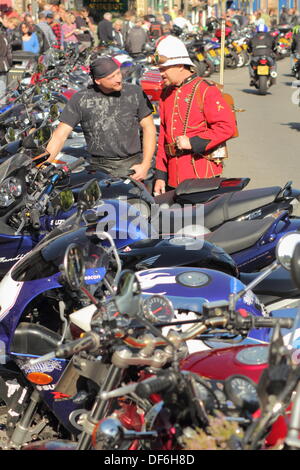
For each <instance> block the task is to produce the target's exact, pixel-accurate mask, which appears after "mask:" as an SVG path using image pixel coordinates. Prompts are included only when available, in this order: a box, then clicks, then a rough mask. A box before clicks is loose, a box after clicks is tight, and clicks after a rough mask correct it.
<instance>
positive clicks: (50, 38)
mask: <svg viewBox="0 0 300 470" xmlns="http://www.w3.org/2000/svg"><path fill="white" fill-rule="evenodd" d="M36 28H39V29H40V30H41V31H42V32H43V34H44V44H43V49H44V50H43V52H46V51H47V50H48V49H49V47H51V46H52V45H53V44H55V43H56V36H55V34H54V33H53V30H52V28H51V26H49V24H48V23H47V21H46V13H45V12H44V11H41V12H40V13H39V17H38V22H37V24H36Z"/></svg>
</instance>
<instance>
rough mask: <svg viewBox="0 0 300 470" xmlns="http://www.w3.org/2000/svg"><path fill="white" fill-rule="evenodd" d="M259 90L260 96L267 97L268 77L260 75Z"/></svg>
mask: <svg viewBox="0 0 300 470" xmlns="http://www.w3.org/2000/svg"><path fill="white" fill-rule="evenodd" d="M258 83H259V85H258V90H259V94H260V95H266V93H267V89H268V77H267V76H266V75H260V76H259V78H258Z"/></svg>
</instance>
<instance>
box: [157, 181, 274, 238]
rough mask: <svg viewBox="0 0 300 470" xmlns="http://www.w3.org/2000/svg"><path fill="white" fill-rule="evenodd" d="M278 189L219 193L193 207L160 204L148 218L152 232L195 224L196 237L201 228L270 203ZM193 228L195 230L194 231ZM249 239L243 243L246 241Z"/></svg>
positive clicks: (216, 224)
mask: <svg viewBox="0 0 300 470" xmlns="http://www.w3.org/2000/svg"><path fill="white" fill-rule="evenodd" d="M280 191H281V188H280V186H274V187H270V188H262V189H253V190H244V191H240V192H233V193H231V192H230V193H227V194H222V195H220V196H217V197H215V198H214V199H212V200H211V201H209V202H206V203H205V204H196V205H195V206H192V205H191V204H189V205H188V206H183V207H181V206H178V204H177V205H176V204H175V205H174V206H173V207H172V206H171V207H163V206H162V207H160V209H159V211H158V212H157V213H156V215H155V216H154V217H152V220H151V223H152V226H153V227H155V230H156V232H157V233H160V234H163V235H172V234H174V233H176V232H178V230H180V229H182V228H183V227H187V226H192V225H193V226H194V227H195V232H194V233H195V236H200V235H202V234H203V231H202V232H201V227H206V228H208V229H216V228H217V227H218V226H220V225H222V224H224V223H225V222H229V221H231V220H232V219H235V218H237V217H239V216H242V215H244V214H246V213H248V212H251V211H254V210H256V209H257V210H259V209H260V208H261V207H263V206H265V205H267V204H270V203H271V202H273V201H274V200H275V198H276V196H277V195H278V193H279V192H280ZM184 209H187V210H186V211H185V210H184ZM263 227H264V226H263ZM196 231H198V232H199V233H196ZM252 233H253V232H252ZM249 236H250V235H248V237H249ZM229 238H232V237H231V236H230V237H229ZM251 240H252V238H251ZM251 240H250V241H251ZM250 241H245V242H244V243H247V244H248V243H250ZM253 243H255V241H254V242H253ZM249 246H250V245H249Z"/></svg>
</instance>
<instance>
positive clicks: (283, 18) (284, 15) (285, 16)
mask: <svg viewBox="0 0 300 470" xmlns="http://www.w3.org/2000/svg"><path fill="white" fill-rule="evenodd" d="M289 22H290V15H289V13H288V9H287V8H286V7H283V8H282V10H281V13H280V16H279V24H288V23H289Z"/></svg>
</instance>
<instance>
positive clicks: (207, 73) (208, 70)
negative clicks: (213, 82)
mask: <svg viewBox="0 0 300 470" xmlns="http://www.w3.org/2000/svg"><path fill="white" fill-rule="evenodd" d="M204 64H205V67H206V69H205V72H204V77H209V76H210V75H211V74H212V73H214V72H215V66H214V64H213V63H212V62H211V61H210V60H205V61H204Z"/></svg>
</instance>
